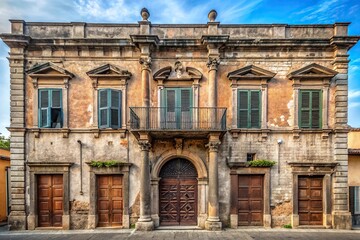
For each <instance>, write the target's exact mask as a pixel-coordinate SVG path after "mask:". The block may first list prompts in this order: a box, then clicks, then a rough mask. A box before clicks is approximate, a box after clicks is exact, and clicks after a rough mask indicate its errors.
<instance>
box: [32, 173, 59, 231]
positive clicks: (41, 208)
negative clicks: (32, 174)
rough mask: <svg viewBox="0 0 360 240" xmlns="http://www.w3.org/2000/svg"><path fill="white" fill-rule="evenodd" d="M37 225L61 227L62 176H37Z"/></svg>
mask: <svg viewBox="0 0 360 240" xmlns="http://www.w3.org/2000/svg"><path fill="white" fill-rule="evenodd" d="M37 180H38V225H39V227H62V216H63V210H64V209H63V206H64V201H63V175H38V178H37Z"/></svg>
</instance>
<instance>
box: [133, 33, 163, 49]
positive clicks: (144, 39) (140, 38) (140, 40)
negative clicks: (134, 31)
mask: <svg viewBox="0 0 360 240" xmlns="http://www.w3.org/2000/svg"><path fill="white" fill-rule="evenodd" d="M130 38H131V42H132V43H134V44H135V45H139V44H150V45H155V46H157V45H158V44H159V42H160V39H159V37H158V36H157V35H130Z"/></svg>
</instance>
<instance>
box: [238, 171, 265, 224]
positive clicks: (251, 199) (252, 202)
mask: <svg viewBox="0 0 360 240" xmlns="http://www.w3.org/2000/svg"><path fill="white" fill-rule="evenodd" d="M263 179H264V177H263V175H239V180H238V181H239V182H238V186H239V189H238V225H239V226H261V225H263V215H264V211H263V209H264V180H263Z"/></svg>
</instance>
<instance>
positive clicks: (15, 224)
mask: <svg viewBox="0 0 360 240" xmlns="http://www.w3.org/2000/svg"><path fill="white" fill-rule="evenodd" d="M8 223H9V229H10V230H26V216H25V215H15V216H14V215H11V213H10V215H9V221H8Z"/></svg>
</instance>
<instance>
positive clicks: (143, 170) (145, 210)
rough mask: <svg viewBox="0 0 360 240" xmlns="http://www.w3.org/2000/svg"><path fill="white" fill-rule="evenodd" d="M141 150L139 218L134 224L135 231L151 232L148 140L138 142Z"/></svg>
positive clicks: (152, 223) (152, 226)
mask: <svg viewBox="0 0 360 240" xmlns="http://www.w3.org/2000/svg"><path fill="white" fill-rule="evenodd" d="M139 146H140V148H141V160H142V162H141V166H140V218H139V219H138V222H137V223H136V229H137V230H141V231H151V230H153V229H154V222H153V221H152V219H151V184H150V160H149V151H150V148H151V144H150V142H149V141H148V140H139Z"/></svg>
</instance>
